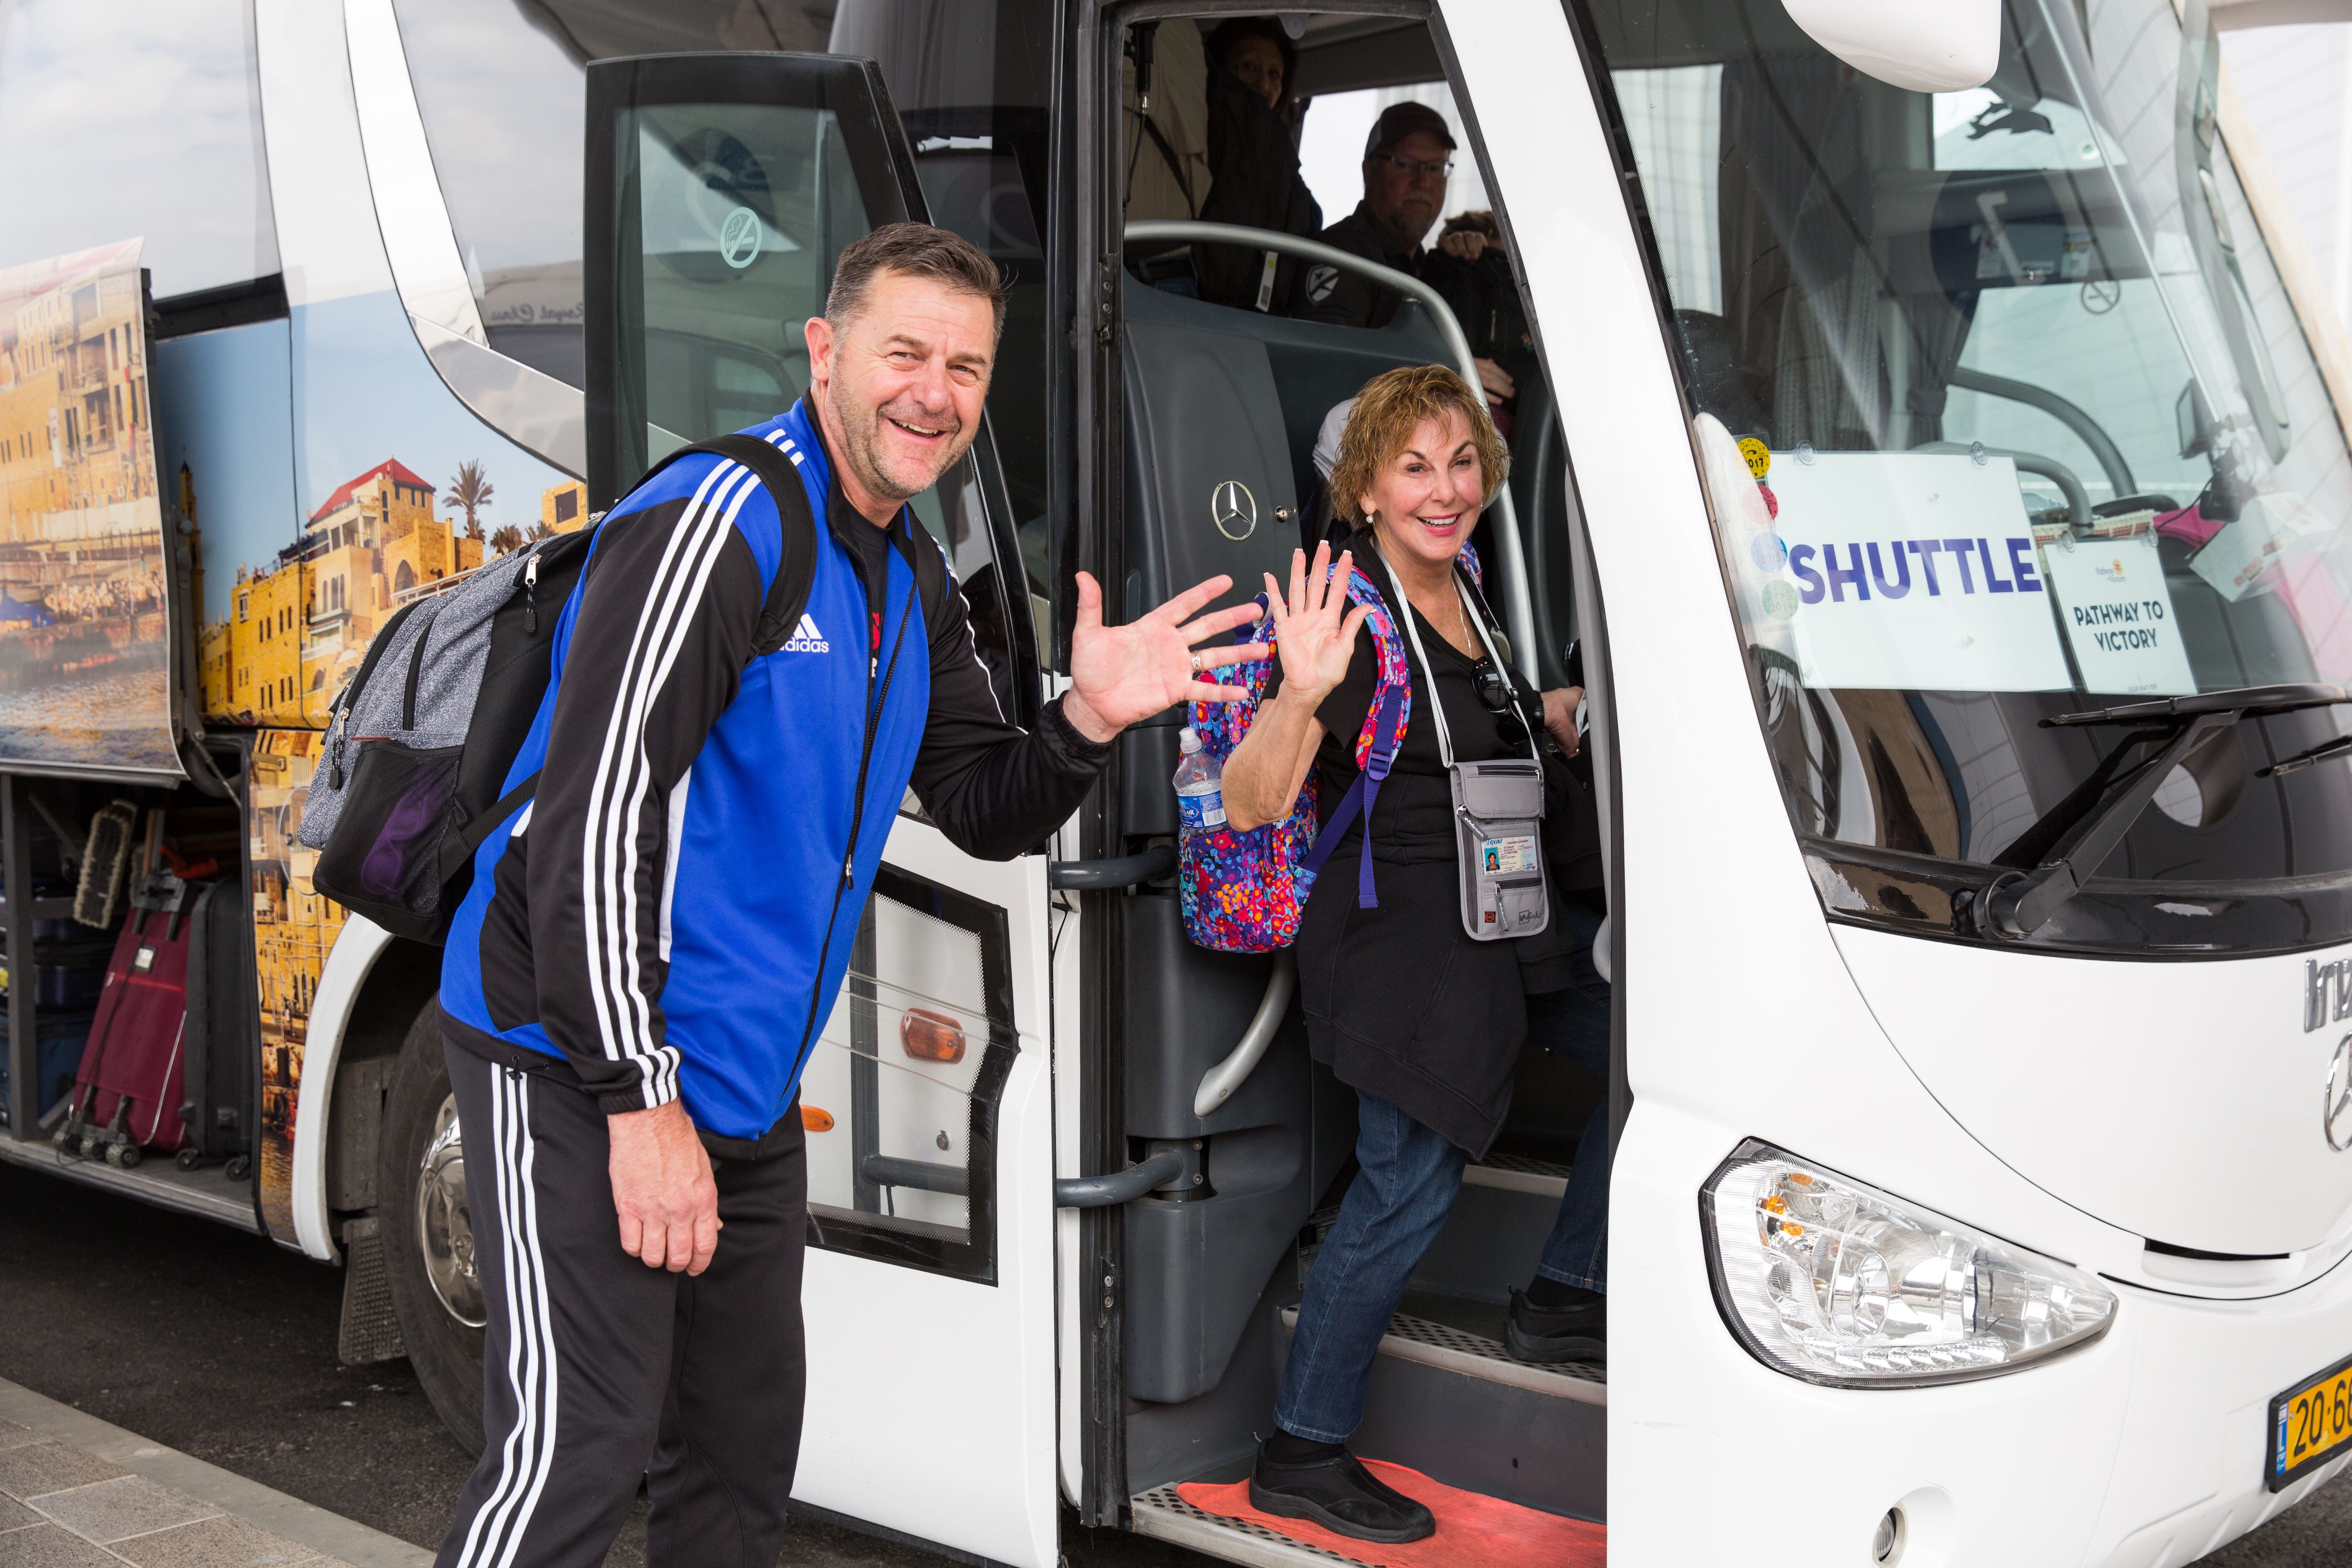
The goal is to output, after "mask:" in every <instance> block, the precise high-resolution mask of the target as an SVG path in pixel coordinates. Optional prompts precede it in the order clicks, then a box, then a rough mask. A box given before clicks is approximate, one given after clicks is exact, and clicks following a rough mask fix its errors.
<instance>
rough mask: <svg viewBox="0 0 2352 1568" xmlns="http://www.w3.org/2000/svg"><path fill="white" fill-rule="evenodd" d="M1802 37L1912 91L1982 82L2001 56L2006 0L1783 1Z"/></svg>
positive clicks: (1949, 89) (1956, 88) (1941, 89)
mask: <svg viewBox="0 0 2352 1568" xmlns="http://www.w3.org/2000/svg"><path fill="white" fill-rule="evenodd" d="M1781 4H1782V5H1785V6H1786V7H1787V8H1788V12H1789V19H1790V21H1792V22H1794V23H1796V24H1797V26H1800V27H1801V28H1803V29H1804V32H1805V36H1806V37H1809V38H1811V39H1812V40H1813V42H1815V43H1817V44H1819V45H1821V47H1823V48H1825V49H1827V50H1829V52H1830V53H1832V54H1833V55H1835V56H1836V57H1837V58H1840V59H1842V60H1843V61H1844V62H1845V63H1846V64H1848V65H1850V66H1852V67H1853V68H1854V69H1856V70H1858V71H1861V72H1863V73H1864V75H1866V76H1874V77H1876V78H1877V79H1879V80H1880V81H1883V82H1890V83H1892V84H1893V85H1895V86H1896V87H1900V88H1907V89H1910V90H1911V91H1913V92H1958V91H1959V90H1960V89H1963V88H1971V87H1982V86H1983V85H1984V84H1985V83H1986V81H1988V80H1989V79H1990V78H1991V76H1992V73H1993V68H1994V67H1996V66H1998V65H1999V64H2000V5H2001V0H1781Z"/></svg>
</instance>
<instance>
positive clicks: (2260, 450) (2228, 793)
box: [1592, 0, 2352, 953]
mask: <svg viewBox="0 0 2352 1568" xmlns="http://www.w3.org/2000/svg"><path fill="white" fill-rule="evenodd" d="M2159 9H2161V8H2159ZM1652 12H1653V7H1651V6H1650V5H1647V4H1646V3H1642V4H1636V3H1633V0H1603V3H1601V4H1597V5H1594V6H1593V8H1592V18H1593V25H1594V27H1595V30H1596V37H1597V39H1598V42H1599V44H1600V47H1601V51H1602V53H1603V55H1604V56H1605V58H1606V62H1607V65H1608V68H1609V79H1610V82H1611V83H1612V87H1613V89H1614V95H1615V99H1616V106H1617V110H1618V113H1619V115H1620V117H1621V119H1622V124H1623V127H1624V131H1625V140H1626V142H1627V144H1628V145H1629V146H1630V148H1631V151H1632V153H1633V163H1634V167H1635V172H1637V173H1638V174H1639V176H1640V186H1639V189H1640V194H1641V195H1642V198H1643V204H1644V205H1645V206H1646V208H1647V210H1648V213H1649V217H1650V229H1651V232H1652V234H1653V236H1654V239H1655V244H1656V251H1655V261H1656V266H1657V268H1658V270H1659V273H1660V276H1661V279H1662V281H1663V283H1664V288H1665V290H1666V292H1667V294H1668V295H1669V296H1670V298H1671V300H1672V304H1673V307H1674V313H1673V328H1674V331H1675V337H1676V339H1677V340H1678V347H1679V349H1680V351H1681V353H1680V357H1681V362H1682V364H1681V368H1682V372H1683V378H1684V387H1685V393H1686V395H1688V397H1689V400H1690V405H1691V413H1692V416H1693V418H1694V420H1695V423H1696V432H1697V437H1698V446H1699V448H1700V451H1701V453H1702V457H1703V458H1704V459H1705V460H1704V463H1703V468H1704V472H1705V474H1706V480H1707V483H1708V487H1709V489H1710V492H1711V495H1712V499H1713V501H1714V506H1715V510H1716V517H1717V527H1718V530H1719V538H1718V542H1719V545H1720V549H1721V553H1722V556H1723V560H1724V564H1725V569H1726V572H1727V574H1728V576H1729V578H1730V583H1731V587H1732V590H1733V595H1734V598H1735V600H1736V602H1737V604H1738V609H1739V611H1740V615H1741V619H1742V624H1743V626H1744V628H1745V632H1746V636H1747V639H1748V647H1749V649H1750V654H1751V658H1752V662H1753V667H1754V678H1755V689H1756V691H1757V693H1758V696H1759V704H1760V712H1761V715H1762V719H1763V722H1764V725H1765V728H1766V731H1767V733H1768V735H1769V739H1770V743H1771V747H1772V752H1773V755H1774V758H1775V761H1776V764H1777V766H1778V768H1779V771H1780V776H1781V781H1782V784H1783V787H1784V792H1785V795H1786V797H1787V802H1788V808H1789V812H1790V818H1791V820H1792V822H1793V824H1794V826H1795V827H1796V829H1797V831H1798V833H1799V834H1800V835H1801V837H1803V838H1804V840H1805V842H1806V846H1807V850H1808V854H1809V856H1810V857H1811V861H1812V864H1813V870H1814V878H1815V882H1816V885H1817V887H1818V889H1820V891H1821V896H1822V900H1823V901H1824V904H1825V905H1826V907H1827V908H1828V909H1829V910H1831V911H1832V912H1833V913H1835V914H1837V915H1839V916H1841V917H1845V918H1852V919H1857V920H1863V921H1870V922H1873V923H1884V924H1886V925H1890V926H1893V927H1895V928H1897V929H1905V930H1912V931H1933V932H1935V933H1937V934H1944V935H1950V934H1958V935H1960V936H1963V937H1969V938H1976V939H1987V938H1991V939H1995V940H2005V941H2013V940H2019V939H2031V940H2032V941H2034V942H2042V943H2046V944H2054V945H2059V946H2065V947H2073V948H2077V949H2084V950H2090V951H2113V952H2157V951H2161V950H2163V949H2165V948H2167V947H2170V946H2174V945H2178V944H2186V945H2187V946H2188V947H2189V948H2191V949H2193V950H2195V951H2198V952H2209V953H2211V952H2231V951H2246V950H2249V949H2260V948H2263V947H2267V946H2270V945H2273V944H2277V943H2282V942H2285V943H2304V942H2316V941H2322V940H2340V939H2341V938H2342V937H2343V936H2344V935H2346V934H2347V932H2352V906H2347V904H2346V903H2344V902H2343V901H2342V900H2340V899H2338V898H2336V897H2334V896H2332V895H2331V896H2328V897H2325V898H2321V899H2319V900H2317V901H2316V902H2315V901H2314V900H2313V897H2312V895H2311V894H2310V893H2309V892H2308V890H2307V889H2305V890H2289V889H2281V890H2280V891H2278V892H2276V893H2265V892H2250V894H2249V896H2247V897H2245V898H2242V899H2237V900H2233V901H2231V903H2230V904H2228V905H2227V906H2226V907H2224V906H2221V905H2214V906H2211V907H2210V910H2209V907H2208V906H2207V905H2206V904H2203V903H2184V902H2183V901H2181V900H2180V899H2179V898H2178V897H2177V896H2175V894H2174V893H2172V892H2171V891H2169V890H2168V889H2167V887H2166V884H2168V883H2169V884H2175V885H2181V884H2214V883H2223V882H2226V883H2229V884H2231V886H2233V887H2235V888H2240V889H2254V888H2255V887H2256V885H2257V884H2260V883H2265V882H2268V883H2273V884H2275V883H2278V882H2280V881H2282V880H2284V879H2294V878H2311V877H2321V878H2333V879H2341V878H2342V876H2343V875H2344V874H2345V873H2346V872H2347V871H2352V831H2347V828H2346V826H2345V824H2346V823H2347V820H2352V818H2347V813H2346V810H2345V805H2346V801H2347V788H2352V785H2347V779H2346V777H2345V774H2344V772H2343V770H2342V769H2340V768H2332V767H2312V768H2300V769H2289V770H2287V771H2285V772H2284V773H2280V774H2278V775H2276V776H2274V777H2265V776H2263V770H2264V769H2266V768H2267V767H2269V766H2270V765H2271V764H2273V763H2282V762H2286V761H2288V760H2290V759H2293V758H2295V757H2297V756H2299V755H2300V754H2301V753H2303V752H2306V751H2308V750H2309V749H2311V748H2312V747H2314V746H2315V745H2319V744H2322V743H2324V742H2327V741H2329V740H2331V739H2333V738H2334V737H2335V736H2336V734H2337V733H2338V731H2339V729H2340V728H2341V722H2342V721H2339V719H2338V718H2337V717H2336V715H2337V714H2338V713H2339V712H2340V711H2341V710H2339V709H2336V708H2334V707H2332V706H2330V705H2327V704H2326V703H2324V702H2320V701H2319V700H2318V699H2319V698H2320V697H2324V696H2325V693H2316V694H2314V704H2315V705H2311V706H2305V707H2302V708H2299V709H2295V710H2292V711H2270V712H2263V711H2259V710H2258V711H2256V712H2254V713H2252V714H2251V715H2249V716H2247V717H2246V719H2245V721H2244V722H2242V723H2238V724H2236V725H2234V726H2233V727H2228V728H2223V729H2220V730H2218V731H2215V732H2213V733H2210V734H2206V735H2200V737H2198V738H2197V743H2196V744H2195V745H2194V747H2193V748H2192V749H2189V750H2188V751H2185V752H2181V753H2180V754H2178V755H2174V756H2169V757H2166V758H2164V759H2163V765H2162V767H2161V768H2160V769H2159V768H2157V763H2158V756H2159V752H2161V751H2162V749H2163V747H2164V745H2165V744H2166V743H2167V742H2168V740H2169V739H2170V738H2171V737H2170V736H2168V734H2165V733H2161V732H2159V733H2154V734H2133V733H2132V732H2131V731H2129V730H2128V728H2126V729H2116V728H2114V727H2112V726H2102V725H2097V724H2087V725H2086V724H2074V723H2067V724H2059V725H2055V726H2053V724H2052V723H2051V721H2053V720H2056V719H2061V718H2063V716H2065V715H2069V714H2074V713H2080V712H2084V711H2086V710H2102V709H2105V708H2107V707H2110V706H2113V705H2115V704H2116V703H2118V702H2122V701H2127V700H2146V699H2156V698H2176V697H2179V698H2185V697H2189V696H2192V695H2194V694H2198V693H2213V692H2218V691H2227V690H2237V689H2244V688H2249V687H2256V686H2264V685H2273V684H2278V683H2312V682H2321V683H2326V682H2341V681H2343V680H2345V679H2347V678H2352V635H2347V628H2352V549H2347V534H2346V531H2345V523H2344V519H2345V517H2346V515H2347V510H2352V459H2347V452H2346V448H2345V443H2344V439H2343V437H2342V435H2341V433H2340V431H2339V427H2338V425H2337V421H2336V413H2335V410H2334V409H2333V408H2332V407H2331V406H2330V405H2329V403H2328V400H2327V394H2326V390H2325V387H2324V385H2323V384H2322V382H2321V379H2320V377H2319V375H2318V374H2317V371H2316V368H2315V365H2314V363H2313V361H2312V358H2311V355H2310V352H2309V350H2308V349H2307V348H2306V347H2305V342H2304V338H2303V335H2302V332H2301V331H2300V329H2299V328H2298V326H2297V323H2296V321H2295V319H2294V312H2293V309H2292V307H2291V305H2290V303H2289V301H2288V300H2287V299H2286V296H2285V293H2284V289H2283V286H2282V284H2281V282H2280V280H2279V276H2278V273H2277V270H2276V268H2274V267H2273V264H2272V261H2271V258H2270V256H2269V254H2268V252H2267V250H2266V249H2265V248H2264V247H2263V240H2262V236H2261V232H2260V230H2259V229H2258V228H2257V226H2256V225H2255V223H2254V220H2253V216H2252V211H2251V210H2250V208H2249V207H2248V205H2247V202H2246V198H2245V195H2244V194H2243V192H2242V189H2241V188H2240V186H2239V184H2238V180H2237V177H2236V174H2235V173H2234V171H2233V169H2232V167H2231V162H2230V158H2229V155H2228V153H2227V152H2226V151H2225V150H2224V149H2223V148H2222V147H2221V144H2220V142H2219V139H2218V137H2216V136H2215V135H2214V133H2213V131H2212V125H2213V115H2214V112H2215V109H2214V105H2215V99H2216V92H2217V79H2216V76H2215V71H2216V67H2215V65H2214V51H2213V47H2212V43H2211V36H2210V25H2209V24H2208V23H2207V21H2206V20H2205V15H2204V12H2203V10H2202V8H2201V7H2199V6H2195V5H2192V6H2190V7H2189V13H2188V22H2187V24H2186V26H2183V25H2182V24H2180V23H2178V22H2176V21H2175V19H2174V17H2173V16H2172V14H2171V13H2169V12H2165V13H2164V14H2163V16H2161V17H2160V18H2158V19H2151V16H2149V15H2148V14H2146V13H2143V12H2141V11H2138V10H2126V9H2122V8H2116V7H2107V8H2104V9H2100V8H2094V9H2093V10H2092V11H2090V12H2087V13H2086V12H2084V10H2083V9H2082V8H2080V7H2077V6H2073V5H2063V4H2057V3H2054V0H2051V3H2044V0H2007V4H2006V5H2005V9H2004V12H2003V16H2004V24H2003V34H2002V38H2003V43H2002V49H2001V55H2000V66H1999V68H1998V69H1997V70H1996V71H1995V73H1994V75H1993V78H1992V79H1991V80H1990V82H1989V83H1987V84H1986V85H1985V86H1984V87H1982V88H1979V89H1969V90H1967V91H1961V92H1951V93H1940V94H1926V93H1914V92H1908V91H1905V90H1903V89H1897V88H1895V87H1891V86H1888V85H1886V84H1885V83H1882V82H1879V81H1877V80H1874V79H1871V78H1868V77H1865V76H1861V75H1858V74H1857V73H1855V72H1853V71H1852V70H1850V69H1848V68H1845V67H1844V66H1843V65H1841V64H1840V63H1839V62H1838V61H1836V60H1835V59H1833V58H1831V57H1830V56H1829V55H1828V54H1827V53H1825V52H1823V51H1822V49H1821V48H1820V47H1818V46H1816V45H1815V44H1813V43H1812V42H1811V40H1809V39H1807V38H1806V37H1804V36H1803V35H1802V34H1801V33H1799V32H1797V31H1796V30H1795V28H1794V27H1793V26H1790V25H1789V24H1788V22H1787V21H1786V19H1785V18H1781V19H1780V20H1779V21H1770V20H1769V18H1767V17H1765V16H1764V14H1763V13H1762V12H1759V11H1757V10H1756V9H1755V8H1754V7H1750V6H1746V5H1740V4H1738V0H1687V3H1686V4H1684V5H1679V6H1678V7H1676V12H1677V16H1679V17H1680V20H1679V21H1678V22H1677V24H1676V26H1675V27H1674V28H1672V29H1669V30H1667V31H1666V32H1661V31H1660V30H1659V29H1658V27H1657V26H1656V24H1655V19H1654V16H1653V15H1652ZM1776 15H1777V13H1776ZM2223 706H2224V707H2227V706H2228V705H2227V704H2223ZM2164 728H2165V727H2163V726H2159V731H2162V730H2163V729H2164ZM2151 769H2154V770H2156V772H2157V773H2160V774H2161V777H2160V778H2159V779H2158V781H2157V782H2158V788H2157V790H2156V794H2155V795H2154V798H2153V800H2152V801H2147V802H2145V803H2144V804H2146V805H2147V806H2148V807H2149V808H2148V809H2144V810H2142V809H2137V807H2134V806H2130V805H2122V804H2119V802H2120V796H2121V794H2122V791H2123V789H2124V787H2125V785H2126V784H2127V783H2128V782H2129V781H2131V780H2133V779H2135V778H2137V777H2138V776H2139V775H2140V774H2142V773H2147V772H2148V771H2149V770H2151ZM2110 806H2112V807H2114V808H2115V809H2116V810H2118V811H2121V812H2123V813H2124V814H2125V815H2124V816H2122V818H2121V819H2120V821H2121V823H2122V827H2123V828H2124V829H2127V830H2125V831H2122V837H2121V838H2120V840H2119V842H2116V843H2115V844H2114V847H2113V848H2112V852H2109V851H2108V850H2105V849H2102V850H2101V851H2099V853H2098V855H2097V857H2096V858H2097V859H2098V860H2099V861H2100V862H2101V863H2100V864H2095V865H2094V864H2084V865H2083V866H2080V867H2076V868H2074V875H2075V878H2076V879H2077V880H2078V881H2080V880H2086V879H2089V878H2090V877H2091V876H2092V875H2093V874H2094V873H2100V874H2103V875H2105V876H2107V877H2112V878H2116V879H2128V882H2129V885H2125V883H2124V882H2123V881H2122V880H2119V881H2118V882H2117V883H2116V884H2103V885H2101V886H2098V887H2095V888H2093V889H2089V890H2087V891H2084V892H2081V893H2080V894H2078V895H2074V896H2072V897H2071V898H2067V899H2061V900H2059V902H2058V903H2057V904H2055V905H2050V906H2047V907H2042V906H2039V905H2037V908H2036V911H2035V912H2034V914H2033V915H2032V918H2031V919H2030V920H2026V919H2024V917H2019V916H2017V915H2016V913H2015V911H2014V910H2010V909H2009V905H2008V902H2006V901H2005V900H2011V899H2013V897H2014V896H2015V890H2014V889H2010V890H2008V891H2003V890H2001V885H2002V884H2003V882H2004V879H2008V880H2009V881H2012V882H2013V881H2014V880H2015V879H2017V878H2018V877H2019V876H2020V875H2021V874H2023V875H2024V876H2026V877H2027V878H2029V879H2036V878H2038V879H2045V880H2046V879H2047V876H2048V875H2050V874H2052V873H2050V871H2049V868H2050V866H2052V865H2053V864H2055V861H2054V859H2053V857H2056V856H2058V855H2060V854H2061V853H2062V851H2063V853H2064V854H2068V855H2071V854H2074V850H2073V849H2072V848H2070V847H2068V845H2069V844H2070V843H2071V841H2072V840H2073V839H2074V838H2078V837H2084V835H2086V834H2088V833H2090V831H2091V829H2092V827H2093V826H2094V819H2095V816H2097V815H2098V813H2099V812H2100V811H2102V810H2105V809H2106V808H2108V807H2110ZM2135 813H2136V815H2135ZM2021 920H2022V921H2023V923H2021Z"/></svg>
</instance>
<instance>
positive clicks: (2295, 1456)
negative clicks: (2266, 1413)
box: [2269, 1361, 2352, 1491]
mask: <svg viewBox="0 0 2352 1568" xmlns="http://www.w3.org/2000/svg"><path fill="white" fill-rule="evenodd" d="M2347 1445H2352V1361H2344V1362H2339V1363H2336V1365H2334V1366H2332V1367H2330V1368H2328V1369H2327V1370H2326V1372H2323V1373H2320V1374H2319V1375H2318V1376H2317V1377H2315V1378H2312V1379H2310V1380H2308V1381H2307V1382H2305V1383H2300V1384H2296V1385H2295V1386H2294V1387H2293V1388H2291V1389H2289V1390H2288V1391H2287V1392H2286V1393H2284V1394H2280V1395H2279V1396H2278V1397H2277V1398H2275V1399H2273V1400H2272V1401H2271V1454H2270V1465H2269V1470H2270V1489H2271V1490H2273V1491H2277V1490H2279V1489H2282V1488H2284V1487H2288V1486H2292V1485H2293V1484H2294V1482H2296V1481H2298V1480H2300V1479H2303V1477H2304V1475H2305V1473H2307V1472H2308V1471H2310V1470H2312V1469H2313V1468H2316V1467H2317V1466H2320V1465H2324V1464H2326V1463H2327V1462H2328V1461H2329V1460H2331V1459H2336V1458H2342V1457H2343V1456H2344V1454H2345V1453H2346V1451H2347Z"/></svg>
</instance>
